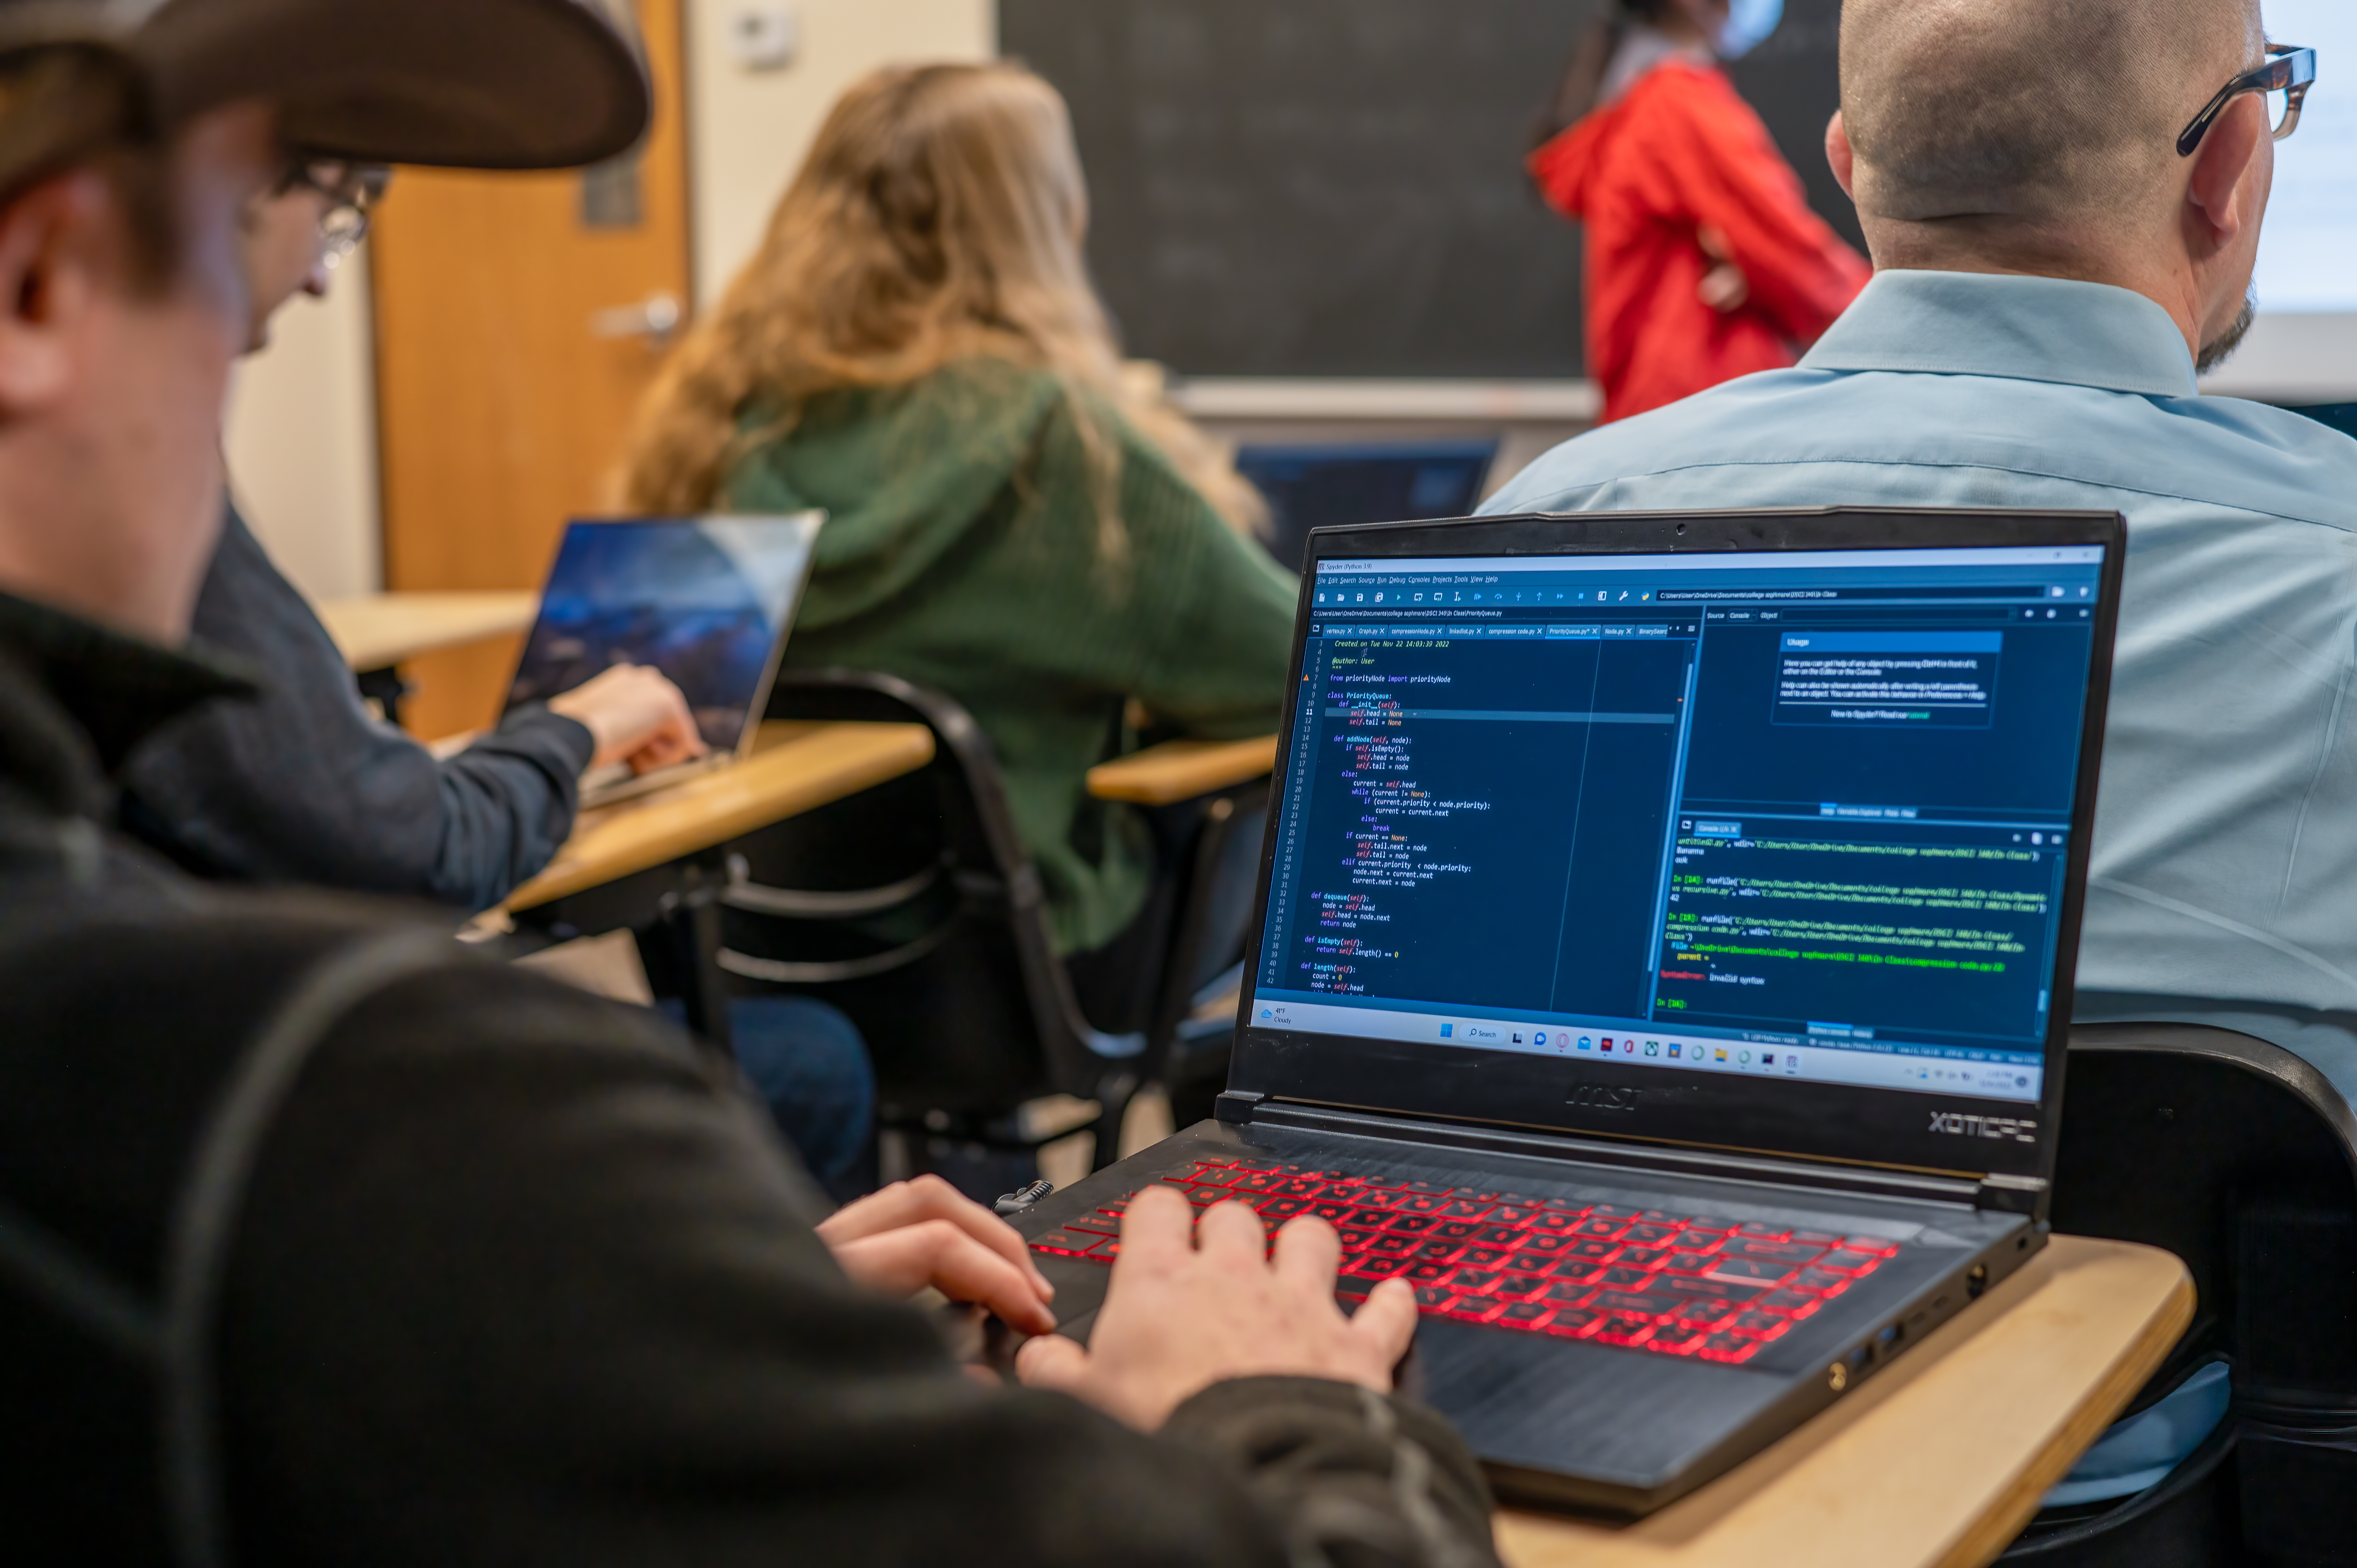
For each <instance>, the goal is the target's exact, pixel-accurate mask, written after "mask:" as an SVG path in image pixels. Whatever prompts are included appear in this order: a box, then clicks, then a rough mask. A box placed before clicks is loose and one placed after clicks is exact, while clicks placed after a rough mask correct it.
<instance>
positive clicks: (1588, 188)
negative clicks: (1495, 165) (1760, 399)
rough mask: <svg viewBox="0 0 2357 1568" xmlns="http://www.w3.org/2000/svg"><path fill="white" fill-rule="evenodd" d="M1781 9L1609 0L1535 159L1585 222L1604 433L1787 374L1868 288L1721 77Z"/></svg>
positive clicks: (1592, 356) (1849, 253)
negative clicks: (1720, 387) (1690, 397)
mask: <svg viewBox="0 0 2357 1568" xmlns="http://www.w3.org/2000/svg"><path fill="white" fill-rule="evenodd" d="M1781 10H1782V6H1781V0H1731V3H1730V0H1617V14H1616V15H1614V16H1610V17H1609V18H1607V19H1606V20H1605V21H1603V22H1602V23H1600V24H1599V25H1598V27H1597V29H1596V30H1595V32H1594V33H1592V34H1591V35H1590V36H1589V37H1588V38H1587V39H1586V40H1585V41H1584V42H1583V43H1582V45H1581V47H1580V48H1579V50H1578V52H1577V54H1575V55H1574V56H1573V59H1572V62H1571V66H1570V68H1569V70H1567V71H1566V74H1565V78H1564V85H1563V88H1562V90H1561V91H1559V92H1558V94H1557V97H1556V100H1555V104H1554V105H1553V106H1552V110H1551V113H1550V114H1549V115H1548V118H1547V120H1546V121H1545V122H1544V124H1543V126H1542V134H1543V136H1544V140H1542V141H1541V143H1540V145H1539V146H1538V147H1537V149H1536V150H1535V151H1534V152H1533V153H1532V154H1531V156H1530V159H1529V165H1528V166H1529V169H1530V174H1531V178H1532V179H1533V180H1534V182H1535V183H1536V184H1537V186H1538V188H1539V192H1540V194H1541V195H1542V196H1544V198H1545V199H1546V202H1547V205H1548V206H1550V207H1552V208H1554V209H1555V210H1556V211H1557V212H1560V213H1562V214H1563V215H1564V216H1565V217H1566V218H1573V219H1577V220H1580V221H1581V222H1582V223H1583V224H1584V225H1585V226H1586V230H1587V232H1586V236H1585V240H1586V251H1587V373H1588V374H1589V375H1590V376H1592V377H1594V378H1595V379H1596V381H1598V382H1599V383H1600V384H1601V385H1602V387H1603V389H1604V413H1603V417H1604V418H1605V419H1607V420H1612V419H1625V418H1627V417H1628V416H1629V415H1631V414H1632V413H1643V412H1644V411H1645V410H1647V409H1649V408H1658V407H1660V406H1661V405H1662V404H1663V403H1674V402H1676V401H1677V400H1678V399H1680V398H1682V397H1684V396H1686V395H1687V394H1689V393H1691V392H1701V391H1702V390H1703V389H1704V388H1706V387H1711V386H1716V385H1717V384H1718V383H1719V382H1721V381H1729V380H1732V379H1733V378H1734V377H1737V376H1740V375H1747V374H1749V372H1751V371H1769V370H1780V369H1782V368H1784V367H1786V366H1789V365H1791V364H1792V362H1793V361H1794V360H1795V359H1796V358H1797V357H1798V355H1799V352H1800V350H1801V349H1805V348H1806V347H1807V346H1808V345H1809V344H1810V343H1812V342H1813V341H1814V340H1815V339H1816V338H1817V336H1818V335H1819V334H1820V333H1822V332H1824V329H1825V328H1827V327H1829V326H1831V325H1832V324H1833V320H1834V317H1836V316H1839V315H1840V314H1841V313H1842V311H1843V310H1844V309H1846V307H1847V306H1848V305H1849V302H1850V301H1851V300H1852V299H1854V298H1856V297H1857V291H1858V290H1859V289H1861V288H1863V287H1865V286H1866V280H1867V276H1868V275H1869V274H1870V269H1869V268H1868V267H1867V263H1866V261H1865V259H1864V258H1862V257H1861V256H1859V255H1858V254H1857V252H1855V251H1853V250H1851V249H1850V248H1849V247H1848V246H1847V245H1846V244H1844V243H1843V242H1841V240H1840V238H1839V237H1838V236H1836V235H1835V233H1834V231H1832V230H1831V229H1829V228H1827V227H1826V226H1825V224H1824V220H1822V219H1820V218H1818V217H1817V216H1816V214H1814V213H1813V212H1811V211H1810V210H1809V207H1808V202H1807V200H1806V199H1805V198H1804V197H1803V194H1802V191H1801V181H1800V178H1799V177H1798V176H1796V175H1795V174H1794V173H1793V172H1792V166H1791V165H1789V164H1787V163H1786V162H1785V161H1784V159H1783V156H1782V155H1781V154H1780V153H1778V152H1777V150H1776V144H1775V143H1774V142H1773V141H1771V140H1770V138H1769V135H1768V128H1767V127H1766V126H1765V125H1763V124H1760V116H1759V115H1758V114H1756V113H1753V112H1752V110H1751V106H1750V105H1749V104H1748V103H1746V102H1743V100H1742V99H1741V98H1739V97H1738V96H1737V95H1736V91H1735V88H1734V85H1733V84H1732V83H1730V82H1729V81H1727V74H1726V72H1724V71H1723V70H1720V69H1719V62H1720V60H1722V59H1732V58H1734V57H1735V56H1736V55H1738V54H1740V53H1742V52H1743V51H1744V50H1745V49H1748V48H1750V47H1751V46H1752V45H1753V44H1756V43H1758V42H1759V41H1760V39H1762V38H1766V37H1767V36H1768V34H1769V33H1770V32H1771V31H1773V30H1774V27H1775V25H1776V21H1777V19H1778V18H1779V16H1781Z"/></svg>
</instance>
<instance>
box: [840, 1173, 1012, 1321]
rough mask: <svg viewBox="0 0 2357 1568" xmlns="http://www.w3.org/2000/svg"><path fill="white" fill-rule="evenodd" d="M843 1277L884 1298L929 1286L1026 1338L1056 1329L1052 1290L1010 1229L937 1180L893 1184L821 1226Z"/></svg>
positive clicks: (851, 1204) (850, 1205)
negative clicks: (993, 1317) (973, 1306)
mask: <svg viewBox="0 0 2357 1568" xmlns="http://www.w3.org/2000/svg"><path fill="white" fill-rule="evenodd" d="M818 1234H819V1240H823V1241H824V1242H825V1243H826V1245H827V1249H828V1251H832V1252H833V1253H834V1261H835V1262H838V1263H840V1264H842V1265H843V1272H844V1273H846V1274H849V1275H850V1276H851V1277H852V1278H853V1279H855V1280H857V1281H858V1282H859V1283H861V1284H863V1285H866V1287H867V1288H868V1289H870V1290H873V1291H878V1292H881V1293H883V1294H886V1295H893V1296H902V1297H906V1296H911V1295H914V1294H917V1293H918V1292H919V1291H920V1290H922V1289H924V1288H925V1287H926V1286H927V1285H931V1286H933V1287H934V1288H935V1289H937V1290H939V1291H940V1292H941V1293H942V1294H943V1295H945V1296H948V1297H949V1298H950V1299H951V1300H952V1301H964V1302H973V1303H974V1304H976V1305H981V1306H986V1307H988V1308H989V1309H990V1310H991V1311H993V1312H995V1313H996V1314H997V1315H998V1316H1000V1317H1001V1318H1003V1319H1004V1320H1006V1322H1007V1323H1009V1324H1011V1325H1013V1326H1015V1327H1017V1328H1018V1329H1020V1330H1022V1331H1023V1332H1024V1333H1026V1334H1045V1333H1047V1332H1048V1331H1049V1330H1050V1329H1052V1328H1054V1327H1055V1326H1056V1317H1055V1315H1054V1314H1053V1313H1051V1312H1049V1310H1048V1303H1049V1300H1050V1299H1051V1298H1053V1297H1054V1295H1055V1294H1056V1292H1055V1287H1054V1286H1052V1285H1050V1284H1049V1283H1048V1280H1047V1277H1046V1276H1045V1275H1043V1274H1042V1273H1039V1265H1037V1264H1036V1263H1034V1262H1032V1261H1031V1257H1030V1254H1029V1253H1028V1252H1026V1251H1024V1250H1023V1238H1022V1237H1020V1236H1018V1235H1017V1234H1016V1233H1015V1228H1014V1227H1013V1226H1011V1225H1009V1224H1007V1223H1006V1220H1004V1219H1000V1218H999V1217H998V1216H997V1215H996V1214H993V1213H992V1212H990V1210H988V1209H987V1208H984V1207H983V1206H982V1205H980V1204H979V1203H976V1202H974V1199H972V1198H970V1197H966V1196H965V1195H964V1194H963V1193H961V1192H959V1191H958V1190H957V1188H955V1187H952V1186H950V1184H949V1183H947V1182H945V1181H943V1180H942V1178H941V1177H939V1176H919V1177H917V1178H916V1179H915V1180H914V1181H896V1182H894V1183H893V1184H892V1185H891V1186H889V1187H885V1188H883V1189H882V1190H881V1191H878V1192H872V1193H869V1194H868V1195H867V1196H866V1197H863V1198H860V1199H858V1200H857V1201H856V1202H854V1203H847V1204H845V1205H844V1206H843V1207H842V1208H838V1209H836V1210H835V1211H834V1213H833V1214H832V1215H830V1216H828V1217H827V1218H826V1219H823V1220H821V1221H820V1222H819V1227H818Z"/></svg>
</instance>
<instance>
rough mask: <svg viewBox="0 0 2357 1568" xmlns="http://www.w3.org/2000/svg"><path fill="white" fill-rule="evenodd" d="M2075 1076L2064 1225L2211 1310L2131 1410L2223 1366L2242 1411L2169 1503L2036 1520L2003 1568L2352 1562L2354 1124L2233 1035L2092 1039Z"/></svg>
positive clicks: (2067, 1098) (2111, 1027) (2183, 1032)
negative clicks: (2157, 1255) (2172, 1276)
mask: <svg viewBox="0 0 2357 1568" xmlns="http://www.w3.org/2000/svg"><path fill="white" fill-rule="evenodd" d="M2065 1071H2066V1072H2067V1073H2068V1075H2069V1076H2068V1079H2067V1080H2066V1082H2065V1084H2064V1086H2063V1106H2064V1115H2063V1119H2062V1138H2061V1148H2060V1149H2059V1150H2058V1151H2057V1161H2056V1170H2055V1180H2054V1202H2053V1209H2052V1217H2053V1222H2054V1226H2055V1228H2056V1229H2057V1230H2065V1231H2070V1232H2072V1233H2074V1234H2078V1235H2085V1236H2103V1237H2109V1238H2112V1239H2115V1240H2126V1241H2142V1242H2146V1243H2147V1244H2149V1245H2152V1246H2156V1247H2165V1248H2167V1249H2168V1250H2169V1251H2171V1252H2174V1253H2176V1254H2177V1255H2178V1256H2179V1258H2181V1259H2183V1260H2184V1261H2185V1265H2186V1267H2187V1269H2188V1270H2189V1271H2190V1273H2192V1275H2193V1282H2194V1287H2195V1290H2196V1292H2197V1293H2198V1304H2197V1305H2196V1308H2195V1316H2194V1320H2193V1323H2192V1325H2191V1326H2190V1327H2189V1328H2188V1329H2187V1330H2186V1333H2185V1336H2184V1337H2183V1338H2182V1339H2180V1340H2179V1343H2178V1345H2177V1348H2175V1350H2174V1351H2172V1352H2171V1354H2170V1356H2169V1360H2168V1361H2167V1362H2166V1363H2165V1364H2164V1365H2163V1366H2162V1368H2161V1369H2160V1370H2159V1371H2158V1373H2157V1374H2156V1375H2155V1376H2154V1377H2153V1379H2152V1380H2151V1381H2150V1382H2149V1383H2148V1384H2147V1386H2146V1389H2145V1391H2143V1392H2142V1393H2141V1394H2139V1395H2138V1397H2137V1399H2136V1401H2135V1402H2131V1404H2130V1406H2129V1411H2130V1412H2134V1411H2136V1410H2138V1409H2141V1408H2142V1407H2143V1406H2144V1405H2145V1404H2147V1403H2149V1402H2151V1400H2152V1399H2154V1398H2156V1397H2158V1395H2159V1394H2160V1393H2163V1392H2166V1391H2169V1390H2170V1389H2173V1388H2174V1387H2176V1386H2177V1384H2178V1383H2179V1381H2180V1380H2182V1379H2183V1378H2184V1377H2185V1375H2186V1374H2187V1372H2188V1371H2189V1370H2190V1369H2192V1368H2193V1367H2194V1366H2195V1365H2197V1364H2198V1363H2200V1362H2202V1361H2206V1360H2210V1359H2214V1358H2217V1357H2221V1356H2222V1357H2225V1358H2227V1359H2229V1360H2231V1362H2232V1363H2233V1388H2234V1402H2233V1408H2232V1409H2231V1410H2230V1412H2229V1413H2228V1414H2227V1417H2226V1420H2225V1422H2224V1423H2222V1425H2221V1427H2220V1428H2219V1430H2218V1431H2217V1432H2216V1433H2215V1434H2212V1438H2211V1441H2210V1442H2209V1443H2207V1444H2204V1445H2203V1448H2202V1450H2201V1452H2200V1453H2198V1454H2196V1455H2194V1456H2193V1457H2192V1458H2190V1459H2188V1460H2187V1461H2186V1462H2185V1463H2184V1464H2182V1465H2180V1466H2179V1467H2178V1469H2177V1470H2176V1471H2174V1472H2172V1474H2171V1475H2170V1477H2169V1478H2168V1479H2167V1480H2166V1481H2164V1482H2162V1483H2161V1484H2160V1485H2159V1486H2158V1487H2154V1488H2152V1489H2151V1490H2150V1491H2149V1492H2148V1493H2147V1494H2144V1495H2142V1496H2140V1497H2138V1498H2133V1499H2130V1500H2128V1501H2127V1502H2125V1503H2123V1504H2121V1505H2118V1506H2116V1507H2115V1508H2110V1509H2104V1511H2102V1512H2101V1514H2100V1515H2099V1516H2097V1517H2093V1518H2086V1519H2073V1518H2072V1517H2070V1515H2069V1512H2068V1510H2061V1514H2060V1516H2059V1517H2049V1515H2048V1514H2041V1515H2040V1518H2039V1520H2038V1521H2037V1522H2036V1523H2035V1524H2033V1526H2032V1529H2031V1530H2030V1532H2029V1534H2026V1535H2025V1536H2024V1537H2023V1538H2022V1539H2021V1540H2020V1541H2017V1542H2016V1543H2015V1544H2014V1545H2013V1546H2012V1547H2011V1548H2010V1549H2009V1550H2008V1551H2007V1552H2006V1553H2005V1555H2004V1558H2003V1559H2002V1561H2004V1562H2007V1563H2024V1564H2036V1565H2037V1568H2113V1565H2115V1564H2116V1565H2118V1568H2179V1565H2182V1568H2204V1565H2208V1564H2212V1563H2215V1564H2219V1565H2221V1568H2223V1565H2224V1564H2228V1563H2244V1562H2247V1561H2254V1560H2264V1561H2266V1562H2271V1563H2272V1562H2278V1561H2281V1562H2285V1563H2294V1562H2308V1561H2317V1562H2323V1561H2330V1560H2334V1559H2332V1558H2331V1557H2330V1553H2327V1554H2326V1555H2321V1556H2319V1555H2316V1553H2317V1552H2318V1551H2319V1548H2320V1547H2323V1546H2325V1545H2328V1544H2329V1545H2330V1547H2331V1549H2332V1550H2333V1551H2341V1550H2345V1549H2346V1546H2347V1544H2348V1543H2347V1541H2346V1539H2345V1538H2346V1509H2347V1504H2346V1499H2347V1498H2349V1497H2350V1496H2352V1495H2357V1444H2352V1443H2351V1441H2350V1439H2351V1437H2352V1435H2357V1431H2352V1429H2357V1115H2352V1112H2351V1109H2350V1106H2349V1103H2348V1101H2346V1100H2344V1099H2343V1098H2342V1097H2341V1093H2340V1091H2339V1090H2336V1089H2335V1088H2334V1087H2333V1086H2332V1084H2331V1082H2330V1080H2329V1079H2326V1078H2325V1077H2324V1075H2323V1074H2322V1073H2320V1072H2319V1071H2318V1070H2317V1069H2315V1068H2314V1067H2312V1066H2310V1065H2309V1063H2308V1062H2306V1061H2304V1060H2302V1059H2301V1058H2298V1057H2297V1056H2295V1055H2293V1054H2292V1053H2291V1052H2289V1051H2287V1050H2285V1049H2284V1048H2283V1047H2280V1046H2276V1045H2273V1044H2271V1043H2269V1042H2267V1041H2266V1040H2261V1039H2257V1038H2255V1037H2253V1036H2249V1035H2243V1034H2237V1033H2235V1032H2233V1031H2232V1030H2226V1029H2213V1028H2205V1027H2201V1026H2193V1025H2184V1024H2102V1025H2082V1026H2079V1027H2076V1028H2074V1029H2072V1032H2071V1052H2070V1057H2069V1059H2068V1062H2067V1064H2066V1068H2065ZM2054 1511H2055V1510H2050V1513H2052V1512H2054ZM2237 1521H2239V1522H2237ZM2254 1554H2255V1555H2254Z"/></svg>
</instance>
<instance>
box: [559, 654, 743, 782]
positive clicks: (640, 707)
mask: <svg viewBox="0 0 2357 1568" xmlns="http://www.w3.org/2000/svg"><path fill="white" fill-rule="evenodd" d="M548 711H549V712H551V713H553V714H564V715H565V717H566V718H568V719H576V720H578V721H579V722H580V723H581V724H582V725H584V726H586V727H587V729H588V731H589V733H590V735H591V736H593V737H595V738H596V740H597V755H595V756H594V757H591V758H590V759H589V766H590V767H592V768H603V767H605V766H606V765H607V764H608V763H610V762H627V763H629V764H630V771H631V772H633V773H646V772H650V771H651V770H653V769H654V768H668V767H670V766H671V765H672V764H673V763H674V762H685V761H687V760H689V759H690V758H691V757H702V756H703V755H704V754H705V751H707V750H709V749H710V748H709V747H707V746H705V744H704V736H702V735H701V734H699V733H698V732H697V730H696V727H695V715H694V714H692V713H690V712H689V711H688V707H687V698H686V696H685V695H684V694H683V693H682V692H681V691H680V689H679V688H678V687H677V686H674V685H673V684H672V683H671V678H670V677H669V676H667V675H665V674H664V673H663V672H662V671H660V670H657V669H655V668H653V667H652V666H651V665H646V664H617V665H615V666H614V667H613V668H612V669H610V670H607V671H601V672H600V673H598V674H597V675H595V676H593V677H591V678H590V679H589V680H587V681H585V682H582V683H581V684H580V685H578V686H576V687H574V688H573V690H571V691H570V692H565V693H559V694H558V695H556V696H554V697H551V698H550V699H549V700H548Z"/></svg>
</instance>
